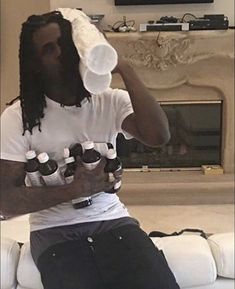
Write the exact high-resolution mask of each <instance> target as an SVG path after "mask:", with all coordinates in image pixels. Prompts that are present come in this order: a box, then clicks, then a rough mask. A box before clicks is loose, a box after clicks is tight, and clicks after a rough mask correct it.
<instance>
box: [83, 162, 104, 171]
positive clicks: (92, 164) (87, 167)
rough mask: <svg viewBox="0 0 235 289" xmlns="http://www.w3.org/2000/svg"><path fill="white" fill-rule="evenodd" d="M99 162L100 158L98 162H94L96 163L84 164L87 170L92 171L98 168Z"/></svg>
mask: <svg viewBox="0 0 235 289" xmlns="http://www.w3.org/2000/svg"><path fill="white" fill-rule="evenodd" d="M99 162H100V160H98V161H97V162H94V163H85V162H83V165H84V167H85V168H86V169H87V170H89V171H92V170H94V169H95V168H96V166H97V165H98V163H99Z"/></svg>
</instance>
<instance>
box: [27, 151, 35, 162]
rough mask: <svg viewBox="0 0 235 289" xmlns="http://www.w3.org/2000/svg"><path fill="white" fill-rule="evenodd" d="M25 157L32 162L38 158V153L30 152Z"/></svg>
mask: <svg viewBox="0 0 235 289" xmlns="http://www.w3.org/2000/svg"><path fill="white" fill-rule="evenodd" d="M25 156H26V159H27V160H31V159H34V158H36V156H37V155H36V153H35V151H33V150H32V151H28V152H27V153H26V154H25Z"/></svg>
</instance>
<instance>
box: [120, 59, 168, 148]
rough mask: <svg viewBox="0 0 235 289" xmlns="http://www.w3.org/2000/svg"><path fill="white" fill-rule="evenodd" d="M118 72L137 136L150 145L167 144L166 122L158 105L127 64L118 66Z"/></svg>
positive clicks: (163, 113)
mask: <svg viewBox="0 0 235 289" xmlns="http://www.w3.org/2000/svg"><path fill="white" fill-rule="evenodd" d="M118 72H119V74H120V75H121V77H122V79H123V81H124V83H125V86H126V89H127V91H128V92H129V95H130V98H131V102H132V106H133V109H134V113H135V122H136V126H137V129H138V132H139V134H140V135H141V136H142V138H143V139H146V140H147V141H148V140H149V141H150V142H152V143H156V144H158V143H159V144H162V143H165V142H167V141H168V140H169V126H168V120H167V117H166V115H165V112H164V111H163V110H162V108H161V106H160V105H159V103H158V102H157V101H156V99H155V98H154V97H153V96H152V95H151V94H150V93H149V91H148V89H147V88H146V87H145V85H144V84H143V82H142V81H141V80H140V79H139V77H138V75H137V74H136V73H135V71H134V70H133V69H132V67H131V66H130V65H129V64H127V63H124V64H122V65H120V66H119V71H118Z"/></svg>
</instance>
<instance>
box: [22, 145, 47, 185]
mask: <svg viewBox="0 0 235 289" xmlns="http://www.w3.org/2000/svg"><path fill="white" fill-rule="evenodd" d="M25 156H26V159H27V162H26V164H25V171H26V175H27V178H28V180H29V182H30V184H31V186H36V187H41V186H43V182H42V178H41V174H40V172H39V161H38V159H37V155H36V152H35V151H33V150H30V151H28V152H27V153H26V154H25Z"/></svg>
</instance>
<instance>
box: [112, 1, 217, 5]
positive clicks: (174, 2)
mask: <svg viewBox="0 0 235 289" xmlns="http://www.w3.org/2000/svg"><path fill="white" fill-rule="evenodd" d="M213 2H214V0H115V5H116V6H119V5H153V4H160V5H163V4H195V3H213Z"/></svg>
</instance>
